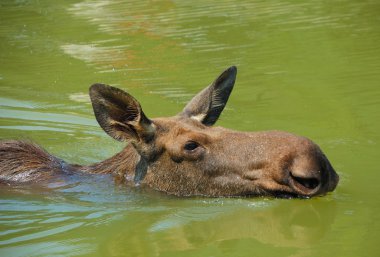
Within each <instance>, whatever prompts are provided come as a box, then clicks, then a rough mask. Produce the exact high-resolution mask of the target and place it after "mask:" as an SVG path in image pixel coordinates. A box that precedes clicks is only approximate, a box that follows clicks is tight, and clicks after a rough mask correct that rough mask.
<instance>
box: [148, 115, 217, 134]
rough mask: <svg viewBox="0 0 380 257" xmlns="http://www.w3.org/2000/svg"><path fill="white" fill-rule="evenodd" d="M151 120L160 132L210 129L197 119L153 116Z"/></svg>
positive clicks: (204, 131)
mask: <svg viewBox="0 0 380 257" xmlns="http://www.w3.org/2000/svg"><path fill="white" fill-rule="evenodd" d="M152 122H153V124H154V125H155V126H156V127H157V130H158V132H161V133H171V132H173V133H184V132H187V131H188V132H190V131H192V132H200V133H207V131H209V130H210V127H207V126H205V125H203V124H202V123H200V122H199V121H196V120H193V119H189V118H182V117H167V118H166V117H165V118H155V119H153V120H152Z"/></svg>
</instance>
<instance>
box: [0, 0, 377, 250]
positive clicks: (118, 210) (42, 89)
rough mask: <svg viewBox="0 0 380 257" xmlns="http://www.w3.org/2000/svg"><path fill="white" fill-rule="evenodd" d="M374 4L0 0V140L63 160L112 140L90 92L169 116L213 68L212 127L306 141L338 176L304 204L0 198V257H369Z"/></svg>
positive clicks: (109, 188)
mask: <svg viewBox="0 0 380 257" xmlns="http://www.w3.org/2000/svg"><path fill="white" fill-rule="evenodd" d="M379 13H380V2H379V1H364V0H356V1H354V0H352V1H350V0H339V1H291V0H288V1H257V0H254V1H211V0H207V1H117V0H109V1H100V0H84V1H74V0H68V1H62V0H61V1H58V0H55V1H38V0H34V1H33V0H30V1H27V0H24V1H23V0H21V1H8V0H2V1H1V2H0V139H9V138H12V139H23V140H31V141H34V142H36V143H38V144H40V145H41V146H43V147H44V148H45V149H46V150H47V151H49V152H50V153H52V154H54V155H56V156H58V157H60V158H62V159H64V160H66V161H68V162H71V163H84V164H86V163H92V162H96V161H100V160H103V159H105V158H107V157H110V156H112V155H113V154H115V153H116V152H118V151H119V150H120V149H122V147H123V145H124V144H123V143H120V142H116V141H114V140H113V139H111V138H110V137H108V136H107V135H106V134H105V133H104V132H103V131H102V130H101V128H100V127H99V126H98V125H97V123H96V120H95V118H94V116H93V113H92V109H91V104H90V102H89V98H88V94H87V93H88V87H89V86H90V85H91V84H93V83H95V82H102V83H106V84H110V85H113V86H117V87H120V88H122V89H124V90H127V91H128V92H129V93H131V94H132V95H133V96H135V97H136V98H137V99H138V100H139V101H140V102H141V104H142V107H143V109H144V112H145V113H146V114H147V115H148V117H160V116H171V115H175V114H176V113H178V112H179V111H180V110H181V109H182V108H183V107H184V105H185V103H186V101H188V100H189V99H191V97H192V96H193V95H194V94H196V93H197V92H198V91H199V90H201V89H202V88H204V87H205V86H207V85H208V84H209V83H210V82H211V81H212V80H213V79H215V77H216V76H217V75H218V74H219V73H220V72H221V71H222V70H224V69H225V68H227V67H228V66H231V65H237V67H238V78H237V82H236V84H235V89H234V91H233V92H232V95H231V97H230V100H229V103H228V105H227V108H226V109H225V111H224V113H223V114H222V116H221V119H220V120H219V121H218V123H217V125H219V126H224V127H228V128H232V129H236V130H241V131H259V130H272V129H276V130H286V131H289V132H292V133H295V134H299V135H303V136H306V137H309V138H311V139H312V140H313V141H315V142H316V143H318V144H319V145H320V146H321V148H322V149H323V150H324V152H325V153H326V155H327V156H328V157H329V159H330V160H331V162H332V164H333V166H334V167H335V169H336V170H337V172H338V173H339V175H340V178H341V179H340V183H339V185H338V187H337V189H336V190H335V191H334V192H332V193H329V194H327V195H326V196H323V197H316V198H312V199H307V200H301V199H273V198H266V197H264V198H263V197H259V198H206V197H194V198H178V197H172V196H167V195H165V194H163V193H158V192H152V191H149V190H141V189H133V188H127V187H124V186H121V185H115V184H114V182H113V181H112V178H110V177H108V176H100V177H83V178H80V179H78V180H75V181H72V183H70V184H69V185H66V186H65V185H59V184H57V185H54V186H52V187H51V188H41V187H39V186H38V185H36V186H33V187H25V186H17V187H16V186H14V187H9V186H2V187H1V188H0V256H2V257H3V256H4V257H8V256H9V257H17V256H29V257H30V256H265V257H270V256H292V257H296V256H297V257H303V256H318V257H319V256H355V257H357V256H379V255H380V245H379V240H380V225H379V224H380V216H379V215H380V214H379V213H380V194H379V193H378V191H377V190H378V189H379V186H378V184H379V181H380V170H379V164H378V163H377V161H380V158H379V153H380V147H379V143H380V115H379V112H380V15H379Z"/></svg>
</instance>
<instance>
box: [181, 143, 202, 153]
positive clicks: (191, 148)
mask: <svg viewBox="0 0 380 257" xmlns="http://www.w3.org/2000/svg"><path fill="white" fill-rule="evenodd" d="M198 147H199V144H198V143H197V142H194V141H189V142H186V144H185V145H184V147H183V149H185V150H186V151H194V150H195V149H197V148H198Z"/></svg>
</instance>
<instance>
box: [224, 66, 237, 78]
mask: <svg viewBox="0 0 380 257" xmlns="http://www.w3.org/2000/svg"><path fill="white" fill-rule="evenodd" d="M226 71H227V72H228V73H230V74H231V75H235V76H236V73H237V67H236V66H235V65H233V66H231V67H229V68H228V69H227V70H226Z"/></svg>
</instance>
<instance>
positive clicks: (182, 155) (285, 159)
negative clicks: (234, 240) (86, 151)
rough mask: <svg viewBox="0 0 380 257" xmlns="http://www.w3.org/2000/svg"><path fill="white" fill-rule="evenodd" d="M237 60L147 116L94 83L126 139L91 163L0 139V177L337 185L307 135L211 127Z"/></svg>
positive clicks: (207, 185) (254, 186) (257, 191)
mask: <svg viewBox="0 0 380 257" xmlns="http://www.w3.org/2000/svg"><path fill="white" fill-rule="evenodd" d="M235 77H236V68H235V67H231V68H229V69H227V70H226V71H224V72H223V73H222V74H221V75H220V76H219V77H218V78H217V79H216V80H215V81H214V82H213V83H212V84H211V85H210V86H209V87H207V88H205V89H204V90H203V91H201V92H200V93H199V94H198V95H196V96H195V97H194V98H193V99H192V100H191V101H190V102H189V104H188V105H186V107H185V109H184V110H183V111H182V112H181V113H180V114H178V115H177V116H175V117H169V118H157V119H152V120H150V119H148V118H147V117H146V116H145V114H144V112H143V111H142V108H141V106H140V104H139V103H138V101H137V100H136V99H134V98H133V97H132V96H131V95H129V94H128V93H126V92H124V91H122V90H120V89H117V88H113V87H110V86H106V85H102V84H95V85H93V86H92V87H91V88H90V97H91V101H92V104H93V108H94V113H95V116H96V119H97V121H98V122H99V124H100V126H101V127H102V128H103V129H104V131H105V132H106V133H108V134H109V135H110V136H111V137H113V138H115V139H116V140H120V141H129V142H130V143H129V144H128V145H127V146H126V147H125V148H124V149H123V150H122V151H121V152H120V153H118V154H116V155H115V156H113V157H111V158H109V159H107V160H105V161H102V162H99V163H95V164H92V165H89V166H81V165H69V164H66V163H65V162H64V161H62V160H60V159H58V158H56V157H54V156H52V155H50V154H48V153H47V152H46V151H44V150H43V149H41V148H40V147H39V146H37V145H35V144H33V143H27V142H22V141H14V140H10V141H2V142H0V180H1V181H3V182H9V181H12V182H30V181H33V182H34V181H50V180H51V179H54V178H56V177H57V176H61V177H65V176H69V175H70V174H72V173H75V172H82V173H98V174H113V175H114V177H115V178H116V179H117V180H118V181H126V182H128V184H135V185H142V186H147V187H150V188H154V189H156V190H159V191H163V192H167V193H169V194H175V195H180V196H190V195H207V196H246V195H275V196H280V195H288V196H289V195H291V196H301V197H310V196H315V195H321V194H325V193H326V192H329V191H332V190H334V189H335V187H336V185H337V183H338V179H339V177H338V175H337V174H336V172H335V171H334V169H333V168H332V166H331V164H330V163H329V161H328V160H327V158H326V157H325V155H324V154H323V153H322V151H321V150H320V148H319V147H318V146H317V145H316V144H314V143H313V142H312V141H310V140H309V139H306V138H303V137H299V136H295V135H292V134H290V133H286V132H280V131H266V132H251V133H249V132H237V131H233V130H228V129H225V128H221V127H212V125H213V124H214V123H215V122H216V120H217V119H218V117H219V115H220V113H221V112H222V111H223V108H224V106H225V104H226V102H227V100H228V97H229V95H230V93H231V91H232V87H233V85H234V82H235Z"/></svg>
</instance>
